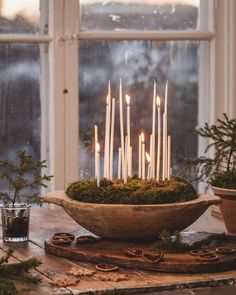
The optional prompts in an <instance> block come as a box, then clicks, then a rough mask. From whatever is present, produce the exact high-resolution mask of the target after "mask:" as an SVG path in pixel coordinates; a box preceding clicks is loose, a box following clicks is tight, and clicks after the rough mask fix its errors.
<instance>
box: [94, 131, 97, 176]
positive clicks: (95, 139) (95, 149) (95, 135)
mask: <svg viewBox="0 0 236 295" xmlns="http://www.w3.org/2000/svg"><path fill="white" fill-rule="evenodd" d="M97 143H98V126H97V125H94V159H95V178H96V177H97Z"/></svg>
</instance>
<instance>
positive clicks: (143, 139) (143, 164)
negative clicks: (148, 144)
mask: <svg viewBox="0 0 236 295" xmlns="http://www.w3.org/2000/svg"><path fill="white" fill-rule="evenodd" d="M141 138H142V179H145V177H146V175H145V173H146V169H145V162H146V161H145V138H144V133H142V134H141Z"/></svg>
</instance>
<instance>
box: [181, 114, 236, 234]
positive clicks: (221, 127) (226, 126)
mask: <svg viewBox="0 0 236 295" xmlns="http://www.w3.org/2000/svg"><path fill="white" fill-rule="evenodd" d="M198 133H199V135H201V136H202V137H204V138H207V139H209V140H210V141H209V144H208V146H207V147H206V150H205V152H207V151H208V150H209V149H210V148H211V147H213V148H214V153H213V156H212V157H211V158H209V157H200V158H197V159H194V160H190V159H187V160H185V163H186V164H188V165H189V166H190V167H192V166H195V167H197V169H198V180H203V181H207V182H208V183H209V184H210V186H211V188H212V190H213V192H214V193H215V195H217V196H219V197H221V199H222V203H221V204H220V208H221V212H222V215H223V218H224V222H225V226H226V228H227V230H228V232H229V233H232V234H236V119H229V118H228V116H227V115H226V114H223V119H218V120H217V124H216V125H212V126H209V125H208V124H207V123H206V124H205V126H204V127H203V128H200V129H199V130H198Z"/></svg>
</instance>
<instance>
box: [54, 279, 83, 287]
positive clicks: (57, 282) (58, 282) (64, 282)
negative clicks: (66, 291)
mask: <svg viewBox="0 0 236 295" xmlns="http://www.w3.org/2000/svg"><path fill="white" fill-rule="evenodd" d="M79 281H80V280H79V279H72V278H66V277H65V278H62V277H60V278H59V277H58V278H54V279H53V280H52V282H50V284H51V285H53V286H56V287H68V286H76V285H77V284H78V283H79Z"/></svg>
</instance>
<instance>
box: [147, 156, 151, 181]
mask: <svg viewBox="0 0 236 295" xmlns="http://www.w3.org/2000/svg"><path fill="white" fill-rule="evenodd" d="M146 159H147V163H148V170H147V179H150V178H151V176H150V173H151V157H150V155H149V154H148V153H147V152H146Z"/></svg>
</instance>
